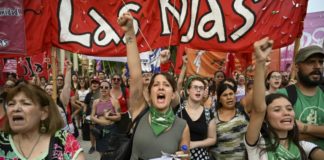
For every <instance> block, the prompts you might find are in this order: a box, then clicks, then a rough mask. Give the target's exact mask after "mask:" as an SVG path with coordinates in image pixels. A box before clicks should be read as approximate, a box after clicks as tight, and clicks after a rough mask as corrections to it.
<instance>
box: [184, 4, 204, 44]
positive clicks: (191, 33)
mask: <svg viewBox="0 0 324 160" xmlns="http://www.w3.org/2000/svg"><path fill="white" fill-rule="evenodd" d="M199 2H200V0H193V1H192V4H191V19H190V26H189V30H188V32H187V35H183V36H181V42H185V43H187V42H189V41H190V40H192V38H193V36H194V33H195V22H196V18H197V16H196V15H197V12H198V7H199Z"/></svg>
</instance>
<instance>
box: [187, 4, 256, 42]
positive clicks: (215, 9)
mask: <svg viewBox="0 0 324 160" xmlns="http://www.w3.org/2000/svg"><path fill="white" fill-rule="evenodd" d="M191 2H192V6H191V19H190V26H189V29H188V31H187V34H186V35H182V36H181V42H182V43H188V42H190V41H191V40H192V39H193V37H194V27H195V24H196V23H195V22H196V16H197V11H198V8H199V3H200V1H199V0H192V1H191ZM258 2H259V1H258V0H255V1H254V3H258ZM207 3H208V6H209V8H210V12H209V13H206V14H205V15H204V16H202V18H201V19H200V21H199V22H198V27H197V32H198V36H199V37H200V38H202V39H211V38H213V37H215V36H216V35H217V38H218V41H219V42H226V41H227V37H226V26H225V23H226V22H225V19H224V15H223V11H222V8H221V6H220V4H219V2H218V1H217V0H210V1H207ZM232 5H233V8H234V12H236V13H237V14H238V15H239V16H241V17H242V18H244V24H243V25H242V26H241V27H239V28H238V29H236V30H235V31H234V32H233V33H231V34H230V39H231V40H232V41H234V42H235V41H237V40H239V39H240V38H242V37H243V36H244V35H245V34H247V33H248V32H249V31H250V30H251V28H252V27H253V26H254V23H255V19H256V16H255V14H254V13H253V12H252V11H251V10H249V9H248V8H247V7H246V6H244V4H243V0H234V1H233V4H232ZM209 23H211V24H213V25H212V26H211V27H210V28H209V30H207V31H206V30H205V26H206V25H207V24H209ZM234 29H235V28H234Z"/></svg>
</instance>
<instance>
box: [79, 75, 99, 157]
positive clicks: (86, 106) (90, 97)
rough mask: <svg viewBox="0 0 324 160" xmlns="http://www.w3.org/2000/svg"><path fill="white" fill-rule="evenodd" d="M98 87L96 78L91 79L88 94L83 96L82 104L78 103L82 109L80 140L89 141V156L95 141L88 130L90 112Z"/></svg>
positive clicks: (93, 149) (97, 93)
mask: <svg viewBox="0 0 324 160" xmlns="http://www.w3.org/2000/svg"><path fill="white" fill-rule="evenodd" d="M99 85H100V80H99V78H97V77H93V79H92V80H91V81H90V90H91V91H90V92H89V93H88V94H87V95H86V96H85V98H84V102H80V105H81V106H82V107H83V119H84V121H83V123H82V139H83V140H89V139H90V143H91V147H90V149H89V151H88V153H89V154H92V153H93V152H94V151H95V150H96V149H95V144H96V139H95V137H94V136H93V135H92V133H91V132H90V129H91V128H92V127H94V126H93V124H91V121H90V114H91V110H92V104H93V102H94V100H96V99H98V98H99V96H100V94H99Z"/></svg>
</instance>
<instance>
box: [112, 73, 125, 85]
mask: <svg viewBox="0 0 324 160" xmlns="http://www.w3.org/2000/svg"><path fill="white" fill-rule="evenodd" d="M121 81H122V79H121V78H120V77H119V76H118V75H114V76H113V77H112V78H111V83H112V85H113V86H120V84H121Z"/></svg>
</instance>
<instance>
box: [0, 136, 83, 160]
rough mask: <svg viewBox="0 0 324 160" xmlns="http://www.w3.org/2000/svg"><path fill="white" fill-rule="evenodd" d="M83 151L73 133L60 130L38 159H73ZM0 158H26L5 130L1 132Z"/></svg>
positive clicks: (13, 159) (24, 159)
mask: <svg viewBox="0 0 324 160" xmlns="http://www.w3.org/2000/svg"><path fill="white" fill-rule="evenodd" d="M82 151H83V150H82V148H80V143H79V142H78V141H77V140H76V139H75V138H74V136H73V135H72V134H70V133H68V132H66V131H63V130H59V131H56V133H55V135H54V136H52V137H51V142H50V146H49V149H48V151H47V152H45V153H44V154H43V155H40V156H39V157H37V158H36V160H61V159H65V160H72V159H76V157H78V155H79V153H80V152H82ZM0 159H11V160H26V158H24V157H23V156H22V155H21V154H20V153H19V151H18V150H17V146H15V144H14V141H13V139H12V136H11V135H10V134H8V133H4V132H0Z"/></svg>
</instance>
